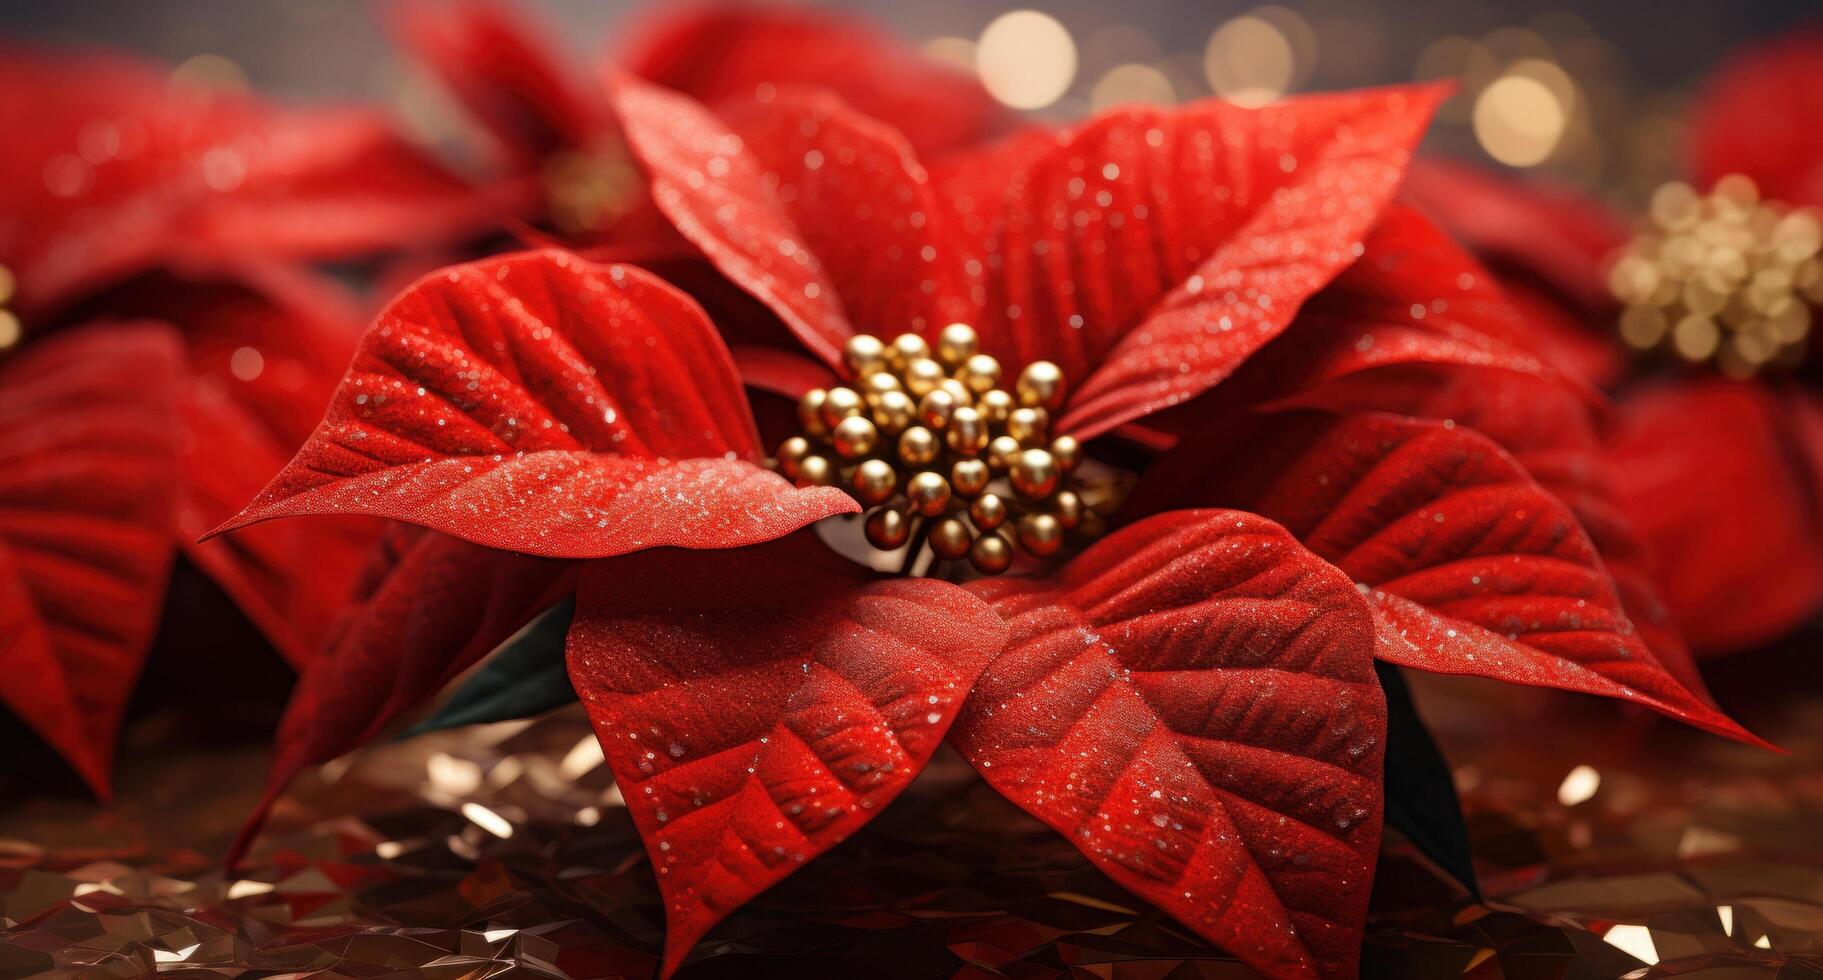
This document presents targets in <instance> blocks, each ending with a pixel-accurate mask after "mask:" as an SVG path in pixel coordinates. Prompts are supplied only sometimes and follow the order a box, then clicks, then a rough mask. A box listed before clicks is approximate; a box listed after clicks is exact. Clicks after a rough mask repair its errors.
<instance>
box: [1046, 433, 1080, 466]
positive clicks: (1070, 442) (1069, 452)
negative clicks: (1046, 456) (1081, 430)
mask: <svg viewBox="0 0 1823 980" xmlns="http://www.w3.org/2000/svg"><path fill="white" fill-rule="evenodd" d="M1051 456H1052V458H1054V459H1056V460H1057V468H1058V469H1059V470H1062V471H1063V472H1065V473H1073V472H1075V471H1076V464H1078V463H1080V462H1082V443H1080V442H1077V441H1076V437H1075V436H1058V437H1057V438H1055V439H1052V440H1051Z"/></svg>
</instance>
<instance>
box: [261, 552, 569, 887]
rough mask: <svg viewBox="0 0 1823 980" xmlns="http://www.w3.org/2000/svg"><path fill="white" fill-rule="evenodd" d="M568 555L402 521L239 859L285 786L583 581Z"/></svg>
mask: <svg viewBox="0 0 1823 980" xmlns="http://www.w3.org/2000/svg"><path fill="white" fill-rule="evenodd" d="M574 578H575V576H574V566H573V565H571V564H570V563H568V562H559V561H551V560H549V559H544V558H533V557H528V556H526V555H515V554H512V553H510V552H505V551H495V550H492V549H489V548H483V547H480V546H478V545H473V544H469V543H468V542H466V541H460V540H457V539H455V538H452V537H448V536H447V535H442V534H437V533H436V532H434V531H425V530H423V529H421V528H415V527H410V526H406V525H394V526H393V528H392V530H391V532H390V533H389V534H388V535H387V536H386V537H385V539H384V540H383V541H382V543H381V545H380V547H379V548H378V549H377V551H376V553H375V555H374V556H373V561H372V563H371V564H370V566H369V567H368V569H367V571H366V573H365V575H364V577H363V581H362V582H361V583H360V584H359V586H358V588H357V591H356V595H355V596H354V599H353V605H352V607H351V608H350V609H349V610H348V612H347V613H346V615H344V616H343V617H342V618H341V620H340V621H338V622H337V623H336V624H335V627H334V629H333V633H334V636H333V639H332V641H331V643H330V645H329V646H328V648H326V649H325V650H324V651H323V652H322V653H320V654H319V655H318V656H317V657H316V658H315V659H314V660H312V661H311V663H310V664H309V665H308V666H307V667H306V668H305V669H304V671H303V674H302V676H301V677H300V678H299V680H298V685H297V688H296V689H295V690H294V691H293V692H292V694H291V702H290V704H288V705H286V707H285V716H284V718H283V719H282V720H281V721H280V722H279V728H278V733H277V734H276V735H275V736H274V743H275V745H276V755H275V757H274V759H273V762H272V768H271V770H270V772H269V773H268V774H267V782H266V793H265V795H264V797H263V798H262V799H261V800H260V802H259V805H258V806H257V807H255V808H254V811H253V813H252V814H251V815H250V816H249V817H248V819H247V823H246V825H245V826H244V827H242V829H241V832H240V836H239V837H238V838H237V839H236V840H235V842H234V845H233V847H232V848H231V849H230V851H229V855H228V862H229V864H230V865H233V864H235V863H237V862H238V861H239V860H240V857H241V855H242V854H244V853H245V852H246V849H247V847H248V846H249V845H250V844H252V843H253V839H254V836H255V835H256V834H257V833H258V831H259V828H260V826H261V824H263V823H264V822H265V819H266V814H267V811H268V810H270V809H271V807H272V804H273V802H274V801H276V800H277V799H278V797H279V794H280V793H281V792H283V791H284V789H285V784H286V783H289V782H290V781H291V778H292V777H293V776H295V775H297V774H298V772H299V771H300V770H302V769H303V768H304V767H305V766H309V765H313V764H316V763H321V762H328V761H329V760H331V759H334V758H335V757H337V756H339V755H341V754H343V753H345V752H348V751H350V750H352V749H354V748H356V747H358V746H360V745H361V744H363V743H365V742H366V741H368V740H369V739H371V738H373V737H374V736H375V735H377V734H379V733H380V732H381V731H382V730H383V729H384V728H385V727H386V725H387V724H388V723H389V722H391V721H392V720H393V719H394V718H396V717H398V716H399V714H400V713H401V712H404V711H406V710H409V709H410V708H413V707H415V706H416V705H418V704H419V703H420V702H421V701H423V700H424V699H425V698H427V697H429V696H430V695H432V694H433V693H435V692H436V691H437V690H438V689H439V688H440V687H442V686H443V685H444V684H446V683H448V682H449V681H451V680H453V679H454V678H455V676H456V675H457V674H458V673H460V672H461V671H463V670H465V669H467V668H468V667H470V666H472V665H474V664H475V663H476V662H477V661H479V660H480V659H481V658H482V657H484V656H486V655H487V654H488V653H489V652H490V651H492V650H493V649H494V648H495V647H498V646H499V645H500V644H501V643H502V642H504V641H506V640H507V638H509V637H511V636H512V635H513V634H514V633H515V632H517V631H518V630H519V628H520V627H522V626H524V625H525V624H526V623H528V622H530V621H531V619H532V618H533V617H534V616H536V615H537V614H538V613H540V612H542V611H543V610H545V609H547V608H549V607H550V606H551V605H552V604H553V603H555V602H557V601H558V600H559V599H561V598H562V597H563V596H564V595H566V594H568V593H569V592H570V590H571V589H572V588H573V582H574Z"/></svg>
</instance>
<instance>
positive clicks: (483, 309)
mask: <svg viewBox="0 0 1823 980" xmlns="http://www.w3.org/2000/svg"><path fill="white" fill-rule="evenodd" d="M757 455H758V452H757V444H756V436H755V433H754V429H753V419H752V416H751V415H750V413H749V412H748V409H747V405H746V402H745V400H744V399H743V398H742V395H741V389H740V383H739V380H738V378H737V377H736V375H735V371H734V365H733V362H732V361H731V360H730V358H729V356H728V352H727V349H726V348H725V347H723V346H722V343H721V341H720V340H719V339H718V338H717V337H716V336H715V332H714V328H712V327H711V326H710V325H709V323H708V321H707V320H706V319H704V317H703V314H702V310H701V309H700V308H698V307H696V306H695V305H694V304H693V303H691V302H690V301H689V300H688V299H686V298H685V297H684V296H682V295H681V294H679V293H677V292H676V291H675V290H673V289H671V288H670V287H668V286H666V285H664V284H663V283H661V282H659V281H658V280H657V279H655V278H654V277H652V276H651V275H650V274H649V273H646V272H643V271H640V270H638V269H633V268H630V267H627V266H600V265H595V264H593V263H590V262H586V261H583V260H582V259H579V258H577V257H576V256H574V255H570V254H568V253H564V252H554V251H551V252H532V253H524V254H520V255H515V256H507V257H503V258H494V259H487V260H484V261H481V262H476V263H472V264H469V265H463V266H455V267H452V268H450V269H446V270H444V271H442V272H439V273H434V274H432V275H430V276H427V277H426V278H424V279H422V280H420V281H419V282H418V283H417V285H415V286H413V287H412V288H411V289H409V290H407V291H406V292H405V293H404V294H403V295H402V296H400V297H399V298H398V299H396V300H394V301H393V303H392V304H391V305H390V306H388V307H387V309H386V310H385V311H384V312H382V313H381V314H380V316H379V318H378V319H377V320H376V321H375V322H374V325H373V326H372V327H371V328H369V329H368V332H367V335H366V337H365V338H363V340H362V343H361V348H360V350H359V352H357V354H356V355H355V361H354V364H353V366H352V367H351V368H350V369H349V372H348V375H347V377H346V378H344V379H343V381H342V384H341V386H340V388H339V389H337V392H336V396H335V400H334V401H333V402H332V403H331V405H330V409H329V414H328V415H327V416H326V417H325V418H324V420H323V423H322V425H321V426H319V427H318V429H317V431H316V433H315V434H314V435H312V436H311V437H310V441H309V442H308V443H306V444H305V446H304V448H303V449H302V450H300V451H299V453H298V456H297V458H296V459H294V460H293V461H292V462H291V465H289V466H287V467H286V468H285V470H284V471H283V472H282V473H280V474H279V475H278V476H277V477H276V478H275V479H274V480H273V481H272V483H271V485H269V486H268V487H267V488H266V489H265V491H263V492H262V493H261V494H260V496H259V498H258V499H256V500H255V501H254V502H253V503H252V504H250V505H249V506H248V507H247V509H246V510H245V511H243V512H242V513H241V515H240V516H238V517H236V518H235V519H234V520H233V521H231V522H230V523H229V524H228V525H226V526H225V527H224V528H223V530H229V529H233V528H236V527H242V526H245V525H247V524H250V523H253V522H255V521H261V520H267V519H269V518H274V517H286V516H296V515H300V514H325V513H328V514H369V515H373V516H378V517H389V518H394V519H397V520H403V521H408V522H411V523H415V524H421V525H423V526H425V527H429V528H431V529H433V530H437V531H442V532H444V533H447V534H452V535H455V536H457V537H460V538H463V539H464V540H468V541H473V542H475V543H477V544H484V545H487V546H489V547H494V548H503V549H507V550H511V551H520V552H526V553H529V554H539V555H546V556H550V557H564V558H594V557H602V556H606V555H615V554H622V553H625V552H628V551H634V550H638V549H640V548H654V547H663V546H668V545H669V546H678V547H687V548H726V547H735V546H738V545H743V544H751V543H754V542H758V541H766V540H770V539H772V538H776V537H778V536H780V535H783V534H786V533H789V532H790V531H793V530H796V529H797V528H799V527H802V526H804V525H805V524H809V523H811V522H812V521H815V520H818V519H820V518H823V517H827V516H829V515H830V514H838V513H848V512H852V511H854V510H856V509H857V508H856V505H855V503H854V501H853V500H852V499H851V498H850V497H848V496H847V495H846V494H844V493H842V492H841V491H840V490H837V489H834V488H831V487H812V488H806V489H797V488H793V487H792V486H791V485H790V484H789V483H788V482H787V481H786V480H785V479H784V478H782V477H780V476H778V475H776V474H773V473H769V472H767V471H765V470H763V469H761V468H759V467H758V466H756V465H755V464H754V463H752V462H750V460H753V459H755V458H757Z"/></svg>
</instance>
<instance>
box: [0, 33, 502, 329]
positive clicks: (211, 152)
mask: <svg viewBox="0 0 1823 980" xmlns="http://www.w3.org/2000/svg"><path fill="white" fill-rule="evenodd" d="M0 130H4V131H5V132H6V133H7V134H8V141H9V142H8V151H7V153H6V154H5V155H4V157H3V158H0V214H4V215H6V217H7V219H8V221H7V223H6V225H5V226H4V227H3V228H0V264H4V265H6V266H8V267H9V268H11V269H12V271H13V272H14V273H15V274H16V275H17V276H18V279H19V297H18V301H17V306H18V307H19V309H20V310H21V312H22V315H24V316H26V317H27V319H28V320H31V319H34V318H35V316H36V315H37V314H39V313H40V312H43V311H45V310H47V309H49V308H52V307H56V306H60V305H62V304H63V303H64V302H66V301H68V300H70V299H73V298H75V297H76V296H78V295H79V294H80V293H82V292H83V291H85V290H88V289H92V288H94V287H96V286H99V285H102V284H104V283H109V282H112V281H116V280H119V279H122V278H124V277H126V276H127V275H129V274H131V273H135V272H139V271H142V270H144V269H147V268H149V267H152V266H154V265H159V264H162V263H167V262H173V261H179V260H215V259H236V258H244V257H246V256H248V255H268V256H271V255H286V256H305V255H308V256H328V255H342V254H348V253H350V252H355V251H362V250H367V249H372V248H375V247H380V246H386V245H397V244H406V243H418V242H425V243H428V242H431V241H437V240H440V239H441V238H442V237H445V236H447V235H449V234H451V233H452V232H455V231H458V230H461V229H466V228H469V227H472V226H474V225H476V224H477V223H478V222H480V221H482V220H484V219H489V218H490V217H491V215H492V212H493V211H494V205H493V203H491V202H489V201H488V200H486V199H484V198H483V197H482V196H481V195H477V194H476V193H475V192H474V191H473V190H472V189H471V188H469V187H468V186H466V184H464V183H463V182H462V181H460V180H459V179H457V178H456V177H455V176H454V175H453V174H451V173H449V172H448V171H447V170H445V169H444V168H442V167H441V166H440V165H439V164H437V163H436V162H435V161H434V160H433V159H431V158H430V157H429V156H427V155H426V154H424V153H423V152H422V151H421V150H419V149H417V148H415V147H413V146H411V145H410V144H408V143H406V142H405V141H404V140H403V139H401V138H400V137H399V136H398V135H397V134H395V133H393V132H392V131H391V130H390V129H389V128H388V127H387V125H386V123H385V120H384V118H383V117H382V116H381V115H379V114H376V113H373V112H370V111H366V110H347V111H344V110H326V111H310V112H285V111H279V110H275V109H273V108H271V107H269V106H266V105H263V104H261V103H259V102H257V101H255V100H254V99H252V98H250V97H248V96H246V95H244V94H241V93H238V92H235V91H231V90H228V89H224V88H218V87H210V86H206V85H202V84H198V83H196V82H194V81H188V82H186V81H182V80H178V79H174V78H172V77H171V73H170V72H169V71H168V70H166V69H163V68H162V67H159V66H154V65H149V64H146V63H142V62H139V61H136V60H133V59H130V58H126V57H123V56H119V55H111V54H83V55H71V54H68V53H62V54H58V53H50V52H42V51H35V50H30V49H24V48H16V47H8V48H6V49H5V50H3V51H0Z"/></svg>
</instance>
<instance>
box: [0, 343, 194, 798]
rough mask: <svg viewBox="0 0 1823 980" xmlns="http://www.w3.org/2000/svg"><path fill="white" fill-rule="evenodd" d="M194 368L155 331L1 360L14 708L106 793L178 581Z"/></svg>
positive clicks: (6, 694)
mask: <svg viewBox="0 0 1823 980" xmlns="http://www.w3.org/2000/svg"><path fill="white" fill-rule="evenodd" d="M182 371H183V365H182V353H181V349H180V347H179V346H178V340H177V337H176V336H175V334H174V333H172V332H171V331H170V329H169V328H168V327H165V326H163V325H161V324H152V323H134V324H126V325H123V324H102V325H93V326H84V327H80V328H77V329H74V330H71V331H69V332H66V333H64V334H62V335H59V336H56V337H52V338H50V339H47V340H44V341H42V342H39V343H35V344H33V345H32V346H30V347H28V348H26V349H24V350H22V351H20V352H18V353H16V354H14V355H13V356H11V357H10V358H8V359H7V360H6V361H5V362H3V363H0V636H4V637H5V641H4V642H3V643H0V701H3V702H4V703H5V704H6V705H7V707H9V708H11V709H12V710H13V712H14V713H16V714H17V715H18V716H19V717H20V718H21V719H22V720H24V721H25V723H26V724H27V725H28V726H30V727H31V728H32V729H33V730H34V731H36V732H38V733H39V734H40V735H41V736H42V737H43V738H44V739H45V741H47V742H49V743H50V745H51V746H52V747H53V748H55V749H56V750H57V751H58V753H60V754H61V755H62V756H63V757H64V758H65V759H67V760H69V762H70V764H71V765H72V766H73V767H75V769H76V771H77V772H79V773H80V774H81V775H82V777H83V779H84V780H86V781H87V782H88V784H89V785H90V787H91V788H93V789H94V791H95V793H96V794H97V795H98V796H102V797H106V796H107V794H108V772H109V768H110V762H111V759H112V757H113V752H114V735H115V731H116V729H117V728H118V727H119V725H120V719H121V714H122V712H123V711H124V710H125V708H126V704H127V697H128V695H129V694H130V693H131V691H132V689H133V682H134V680H135V679H136V678H137V677H138V676H139V669H140V666H141V662H142V660H143V658H144V657H145V652H146V648H147V645H148V644H149V643H150V642H151V639H152V631H153V629H154V627H156V625H157V623H158V613H159V608H160V606H161V604H162V601H163V598H164V587H165V577H166V575H167V574H168V573H169V571H170V565H171V554H172V550H173V547H174V545H173V542H172V536H171V517H172V506H173V504H174V502H175V494H176V490H177V486H178V475H177V447H176V445H175V433H176V432H177V419H176V398H177V392H178V387H179V384H180V379H181V377H182Z"/></svg>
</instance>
